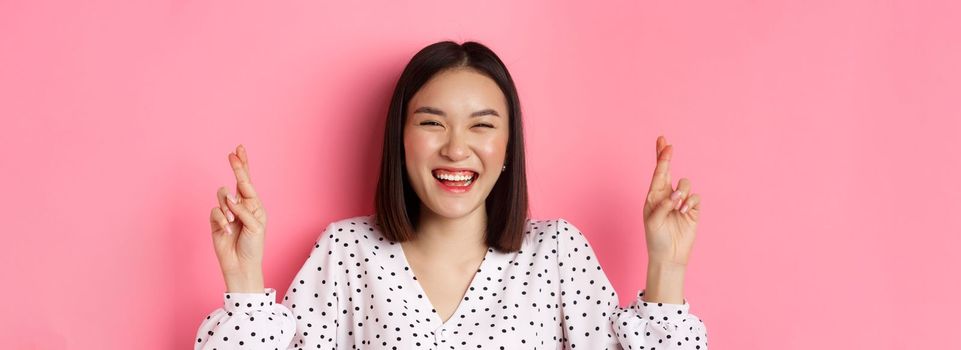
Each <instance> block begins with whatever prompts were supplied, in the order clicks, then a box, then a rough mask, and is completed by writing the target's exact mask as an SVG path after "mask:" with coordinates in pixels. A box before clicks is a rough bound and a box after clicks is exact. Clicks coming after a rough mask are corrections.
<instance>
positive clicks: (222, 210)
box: [210, 145, 267, 293]
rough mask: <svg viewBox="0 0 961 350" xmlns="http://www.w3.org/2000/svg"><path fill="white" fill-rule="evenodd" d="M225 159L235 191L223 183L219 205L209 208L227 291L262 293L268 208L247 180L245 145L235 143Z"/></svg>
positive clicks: (219, 193)
mask: <svg viewBox="0 0 961 350" xmlns="http://www.w3.org/2000/svg"><path fill="white" fill-rule="evenodd" d="M227 161H228V162H230V167H231V168H233V171H234V176H235V177H236V178H237V193H236V194H230V193H229V190H228V189H227V188H226V187H221V188H220V189H218V190H217V202H218V206H217V207H214V208H213V209H212V210H211V211H210V231H211V233H212V235H213V241H214V251H215V252H216V253H217V260H219V261H220V270H221V271H222V272H223V275H224V282H225V283H226V285H227V292H230V293H263V292H264V274H263V269H262V266H263V258H264V234H265V233H266V230H267V212H266V211H265V210H264V206H263V203H261V201H260V198H259V197H258V196H257V192H256V191H254V185H253V184H251V183H250V169H249V168H248V166H247V150H245V149H244V146H243V145H239V146H237V152H236V154H235V153H230V154H228V155H227Z"/></svg>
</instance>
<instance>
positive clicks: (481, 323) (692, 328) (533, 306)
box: [194, 215, 707, 350]
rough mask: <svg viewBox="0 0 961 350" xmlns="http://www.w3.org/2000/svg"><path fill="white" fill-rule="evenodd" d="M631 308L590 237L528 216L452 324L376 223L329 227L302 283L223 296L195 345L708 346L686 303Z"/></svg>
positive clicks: (484, 268) (352, 221)
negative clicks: (516, 241)
mask: <svg viewBox="0 0 961 350" xmlns="http://www.w3.org/2000/svg"><path fill="white" fill-rule="evenodd" d="M643 293H644V292H643V291H640V292H639V293H638V295H637V298H636V299H635V301H634V302H633V303H632V304H631V305H630V306H628V307H623V308H622V307H620V306H619V305H618V298H617V293H616V292H615V291H614V289H613V287H612V286H611V284H610V281H608V279H607V276H606V275H605V274H604V272H603V270H602V269H601V266H600V265H599V263H598V261H597V258H596V256H595V255H594V251H593V249H592V248H591V246H590V244H589V243H588V241H587V238H586V237H585V236H584V235H583V234H581V232H580V231H579V230H578V229H577V228H576V227H574V226H573V225H572V224H570V223H568V222H567V221H565V220H564V219H556V220H530V221H528V225H527V230H526V232H525V235H524V242H523V244H522V246H521V250H520V251H518V252H514V253H504V252H500V251H497V250H494V249H488V250H487V255H486V256H485V257H484V260H483V261H482V262H481V265H480V267H479V268H478V270H477V272H476V274H475V275H474V277H473V280H472V281H471V283H470V286H469V287H468V289H467V292H466V294H465V295H464V297H463V298H462V299H461V302H460V304H459V305H458V306H457V308H456V310H455V311H454V313H453V315H451V317H450V319H448V320H447V321H446V322H445V321H443V320H442V319H441V316H440V314H438V313H437V312H436V311H435V309H434V307H433V305H431V303H430V301H429V300H428V298H427V296H426V293H424V290H423V289H422V288H421V286H420V284H419V283H418V282H417V278H416V276H414V273H413V270H411V269H410V266H409V265H408V263H407V259H406V257H405V256H404V252H403V250H402V249H401V247H400V244H398V243H394V242H390V241H389V240H387V239H386V238H384V237H383V235H382V234H381V232H380V230H379V228H378V227H377V226H376V225H375V224H374V220H373V216H370V215H368V216H358V217H353V218H349V219H344V220H340V221H337V222H334V223H332V224H330V225H329V226H327V228H326V229H325V230H324V232H323V233H322V234H321V236H320V237H319V238H318V240H317V242H316V244H315V245H314V247H313V250H312V251H311V253H310V257H309V258H308V259H307V261H306V263H305V264H304V265H303V267H302V268H301V269H300V271H299V272H298V273H297V275H296V276H295V277H294V280H293V283H291V285H290V288H289V289H288V290H287V293H286V294H285V295H284V297H283V300H281V301H280V302H279V303H276V302H275V301H276V299H275V298H276V291H275V290H273V289H271V288H267V289H265V291H264V293H224V307H222V308H219V309H217V310H215V311H213V312H212V313H210V314H209V315H208V316H207V317H206V318H205V319H204V320H203V322H202V323H201V325H200V328H199V329H198V331H197V337H196V339H194V345H195V349H445V350H446V349H458V350H459V349H548V348H550V349H651V350H653V349H707V328H706V327H705V325H704V323H703V322H702V321H701V320H700V319H699V318H698V317H697V316H695V315H693V314H691V313H689V312H688V311H689V307H690V305H689V304H688V303H687V300H684V303H683V304H661V303H645V302H644V301H643V300H642V299H641V297H642V296H643Z"/></svg>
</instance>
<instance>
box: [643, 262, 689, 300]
mask: <svg viewBox="0 0 961 350" xmlns="http://www.w3.org/2000/svg"><path fill="white" fill-rule="evenodd" d="M686 271H687V267H686V266H683V265H678V264H674V263H670V262H661V261H656V260H653V261H649V262H648V265H647V286H646V288H645V289H644V296H643V300H644V301H647V302H655V303H669V304H683V303H684V274H685V272H686Z"/></svg>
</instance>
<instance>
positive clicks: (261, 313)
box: [194, 224, 341, 350]
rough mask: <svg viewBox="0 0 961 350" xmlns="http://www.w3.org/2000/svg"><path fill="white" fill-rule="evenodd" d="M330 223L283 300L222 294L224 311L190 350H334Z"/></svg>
mask: <svg viewBox="0 0 961 350" xmlns="http://www.w3.org/2000/svg"><path fill="white" fill-rule="evenodd" d="M336 229H337V228H336V227H335V226H334V224H331V225H328V226H327V228H326V229H325V230H324V233H323V234H321V235H320V237H319V238H318V240H317V242H316V243H315V245H314V248H313V250H312V251H311V253H310V257H308V258H307V261H306V262H305V263H304V265H303V267H301V269H300V271H299V272H297V275H296V277H294V281H293V283H291V285H290V288H289V289H288V290H287V294H286V295H285V296H284V300H283V301H282V302H280V303H278V302H276V291H275V290H274V289H273V288H266V289H265V290H264V293H224V306H223V307H221V308H218V309H217V310H214V311H213V312H211V313H210V314H209V315H207V317H206V318H205V319H204V320H203V322H202V323H201V325H200V328H199V329H198V330H197V337H196V339H195V343H194V345H195V346H194V349H196V350H200V349H215V348H216V349H234V348H243V349H271V350H273V349H304V348H310V349H335V348H336V347H337V341H336V332H337V326H338V324H339V323H340V321H339V320H338V315H339V314H340V313H339V310H340V309H341V303H340V300H339V297H338V296H339V294H338V288H340V287H341V284H340V283H339V277H338V276H337V274H334V273H332V270H333V269H331V268H329V267H330V266H332V265H334V264H337V262H338V260H339V258H340V253H341V252H340V251H339V250H338V249H336V246H335V243H334V242H335V240H337V238H336V237H335V231H336Z"/></svg>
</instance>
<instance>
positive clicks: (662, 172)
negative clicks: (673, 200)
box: [651, 136, 674, 193]
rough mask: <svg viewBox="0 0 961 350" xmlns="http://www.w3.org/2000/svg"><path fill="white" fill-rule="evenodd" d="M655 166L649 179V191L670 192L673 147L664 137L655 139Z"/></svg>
mask: <svg viewBox="0 0 961 350" xmlns="http://www.w3.org/2000/svg"><path fill="white" fill-rule="evenodd" d="M656 146H657V165H656V166H655V167H654V176H653V177H652V178H651V191H658V192H662V193H663V191H667V192H670V191H671V154H672V151H673V150H674V146H672V145H670V144H668V143H667V140H666V139H665V138H664V136H658V137H657V145H656Z"/></svg>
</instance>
